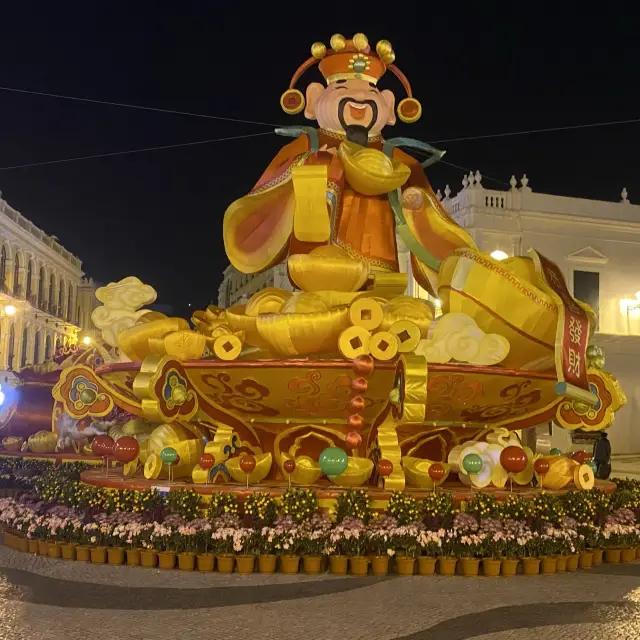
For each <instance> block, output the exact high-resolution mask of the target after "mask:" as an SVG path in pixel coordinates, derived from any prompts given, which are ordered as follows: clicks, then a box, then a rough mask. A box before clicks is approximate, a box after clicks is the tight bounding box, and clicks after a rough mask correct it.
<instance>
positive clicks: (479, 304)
mask: <svg viewBox="0 0 640 640" xmlns="http://www.w3.org/2000/svg"><path fill="white" fill-rule="evenodd" d="M538 282H539V280H538V276H537V274H536V273H535V271H534V267H533V262H532V261H531V260H530V259H529V258H520V257H518V258H510V259H509V260H504V261H502V262H499V261H497V260H494V259H493V258H491V257H490V256H488V255H485V254H482V253H480V252H479V251H475V250H473V249H465V250H459V251H457V252H456V253H455V254H454V255H452V256H450V257H449V258H447V259H446V260H444V261H443V262H442V265H441V267H440V274H439V289H438V293H439V297H440V300H441V303H442V310H443V312H444V313H449V312H460V313H464V314H466V315H468V316H470V317H471V318H473V319H474V320H475V322H476V324H477V325H478V327H480V329H482V330H483V331H485V332H486V333H497V334H499V335H502V336H504V337H505V338H506V339H507V340H508V341H509V344H510V345H511V349H510V351H509V355H508V356H507V357H506V358H505V360H504V361H503V362H502V366H504V367H505V368H514V369H521V368H525V367H526V368H535V369H552V368H553V366H554V364H553V357H554V349H555V347H554V345H555V333H556V324H557V319H558V312H557V308H556V306H555V304H554V303H553V302H552V301H551V299H550V298H549V296H547V295H546V294H545V293H544V292H543V291H542V290H541V289H540V288H539V287H538Z"/></svg>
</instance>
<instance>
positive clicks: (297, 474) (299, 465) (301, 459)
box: [280, 452, 324, 487]
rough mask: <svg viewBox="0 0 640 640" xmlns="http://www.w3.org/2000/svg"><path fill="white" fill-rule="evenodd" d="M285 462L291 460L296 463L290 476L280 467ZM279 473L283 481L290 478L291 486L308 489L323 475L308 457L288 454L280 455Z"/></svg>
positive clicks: (315, 462)
mask: <svg viewBox="0 0 640 640" xmlns="http://www.w3.org/2000/svg"><path fill="white" fill-rule="evenodd" d="M287 460H293V461H294V462H295V463H296V468H295V469H294V471H293V473H292V474H288V473H287V472H286V471H285V470H284V467H283V466H282V465H284V463H285V462H286V461H287ZM280 473H281V475H282V477H283V479H284V480H288V479H289V477H290V478H291V484H296V485H300V486H303V487H308V486H310V485H313V484H315V483H316V482H318V480H319V479H320V477H321V476H322V475H324V474H323V473H322V469H321V468H320V465H319V464H318V462H317V461H316V460H314V459H313V458H311V457H310V456H296V457H294V456H292V455H289V454H288V453H284V452H283V453H282V455H281V465H280Z"/></svg>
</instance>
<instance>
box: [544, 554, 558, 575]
mask: <svg viewBox="0 0 640 640" xmlns="http://www.w3.org/2000/svg"><path fill="white" fill-rule="evenodd" d="M541 560H542V562H541V563H540V573H543V574H545V575H548V574H550V573H555V572H556V570H557V568H558V559H557V558H556V557H555V556H543V557H542V558H541Z"/></svg>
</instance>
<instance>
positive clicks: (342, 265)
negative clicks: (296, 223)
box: [287, 245, 369, 293]
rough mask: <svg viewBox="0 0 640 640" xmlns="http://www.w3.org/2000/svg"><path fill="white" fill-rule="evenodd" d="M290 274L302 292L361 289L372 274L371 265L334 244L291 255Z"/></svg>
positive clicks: (288, 262) (289, 261)
mask: <svg viewBox="0 0 640 640" xmlns="http://www.w3.org/2000/svg"><path fill="white" fill-rule="evenodd" d="M287 265H288V267H289V277H290V278H291V279H292V280H293V282H295V284H296V286H297V287H299V288H300V289H302V291H308V292H312V293H313V292H315V291H327V290H334V291H342V292H350V291H358V290H359V289H361V288H362V287H363V285H364V283H365V282H366V281H367V278H368V277H369V267H368V265H367V264H366V263H364V262H362V261H361V260H355V259H354V258H352V257H351V256H350V255H349V254H348V253H347V252H346V251H345V250H344V249H341V248H340V247H337V246H335V245H327V246H323V247H318V248H316V249H314V250H313V251H311V252H310V253H307V254H295V255H292V256H289V260H288V261H287Z"/></svg>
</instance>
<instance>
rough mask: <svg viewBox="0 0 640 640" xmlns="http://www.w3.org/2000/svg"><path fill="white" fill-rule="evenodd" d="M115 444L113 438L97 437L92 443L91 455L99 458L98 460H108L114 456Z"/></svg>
mask: <svg viewBox="0 0 640 640" xmlns="http://www.w3.org/2000/svg"><path fill="white" fill-rule="evenodd" d="M114 444H115V442H114V441H113V438H112V437H111V436H107V435H104V434H102V435H99V436H96V437H95V438H94V439H93V442H92V443H91V453H93V455H94V456H98V458H106V457H107V456H110V455H112V453H113V445H114Z"/></svg>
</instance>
